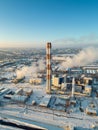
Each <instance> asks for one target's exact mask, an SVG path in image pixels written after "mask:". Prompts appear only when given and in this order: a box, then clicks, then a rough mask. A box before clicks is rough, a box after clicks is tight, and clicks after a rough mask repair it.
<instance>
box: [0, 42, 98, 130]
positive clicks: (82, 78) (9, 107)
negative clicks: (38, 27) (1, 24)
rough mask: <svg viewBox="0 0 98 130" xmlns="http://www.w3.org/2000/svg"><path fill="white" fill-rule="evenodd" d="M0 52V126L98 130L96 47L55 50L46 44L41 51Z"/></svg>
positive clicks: (9, 127)
mask: <svg viewBox="0 0 98 130" xmlns="http://www.w3.org/2000/svg"><path fill="white" fill-rule="evenodd" d="M89 51H90V53H89ZM94 52H95V53H94ZM0 53H2V56H1V57H0V58H1V59H0V60H1V62H0V128H2V129H5V130H6V129H8V130H10V129H13V127H15V129H16V128H17V130H18V129H28V128H27V127H29V129H33V125H35V126H34V127H35V128H36V129H46V130H51V129H52V130H55V129H56V130H98V61H97V60H98V59H97V52H96V49H94V48H93V49H92V48H87V49H81V48H65V49H60V50H59V49H52V45H51V43H47V44H46V51H45V49H40V50H39V51H38V50H37V49H36V50H35V49H34V50H33V49H27V50H17V49H16V50H14V51H12V50H6V51H5V50H4V51H3V50H1V52H0ZM91 53H92V55H93V56H92V58H91V59H90V60H89V59H88V60H87V59H86V58H87V56H89V55H90V54H91ZM5 54H8V57H6V58H4V56H5ZM81 54H82V59H81V57H80V56H81ZM83 54H85V55H84V57H83ZM83 61H84V62H83ZM9 122H10V124H11V125H12V126H11V125H8V124H9ZM31 122H32V123H31ZM3 123H4V124H3ZM26 123H27V124H26ZM17 124H18V125H17ZM20 126H21V127H20ZM23 126H25V128H23ZM35 128H34V129H35Z"/></svg>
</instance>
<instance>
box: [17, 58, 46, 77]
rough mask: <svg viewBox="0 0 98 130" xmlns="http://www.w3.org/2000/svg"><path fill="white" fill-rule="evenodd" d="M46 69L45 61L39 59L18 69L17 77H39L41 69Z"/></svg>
mask: <svg viewBox="0 0 98 130" xmlns="http://www.w3.org/2000/svg"><path fill="white" fill-rule="evenodd" d="M44 69H45V63H44V61H43V60H39V61H38V62H37V63H35V62H34V63H33V64H32V65H31V66H24V67H22V68H21V69H19V70H16V76H17V79H20V78H23V77H24V76H26V77H28V76H30V77H37V74H38V72H39V71H43V70H44Z"/></svg>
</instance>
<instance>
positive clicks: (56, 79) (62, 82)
mask: <svg viewBox="0 0 98 130" xmlns="http://www.w3.org/2000/svg"><path fill="white" fill-rule="evenodd" d="M52 85H53V86H55V87H59V88H61V87H65V86H66V76H57V75H56V76H55V75H53V76H52Z"/></svg>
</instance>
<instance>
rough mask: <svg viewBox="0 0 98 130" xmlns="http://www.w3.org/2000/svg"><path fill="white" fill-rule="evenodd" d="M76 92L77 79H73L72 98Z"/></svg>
mask: <svg viewBox="0 0 98 130" xmlns="http://www.w3.org/2000/svg"><path fill="white" fill-rule="evenodd" d="M74 92H75V78H74V77H73V79H72V97H74Z"/></svg>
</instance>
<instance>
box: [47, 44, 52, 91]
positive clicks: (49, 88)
mask: <svg viewBox="0 0 98 130" xmlns="http://www.w3.org/2000/svg"><path fill="white" fill-rule="evenodd" d="M46 68H47V82H46V92H47V93H51V43H50V42H49V43H47V45H46Z"/></svg>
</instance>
